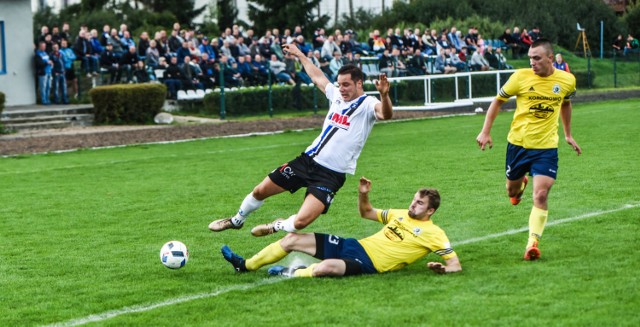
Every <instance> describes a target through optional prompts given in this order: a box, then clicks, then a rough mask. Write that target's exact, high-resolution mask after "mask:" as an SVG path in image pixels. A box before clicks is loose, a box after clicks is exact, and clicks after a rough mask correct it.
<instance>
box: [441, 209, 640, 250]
mask: <svg viewBox="0 0 640 327" xmlns="http://www.w3.org/2000/svg"><path fill="white" fill-rule="evenodd" d="M637 207H640V203H636V204H625V205H624V206H622V207H620V208H616V209H611V210H605V211H594V212H590V213H585V214H584V215H580V216H576V217H570V218H564V219H558V220H554V221H550V222H547V224H546V227H549V226H554V225H560V224H564V223H568V222H572V221H576V220H582V219H587V218H591V217H595V216H600V215H606V214H609V213H613V212H618V211H622V210H627V209H633V208H637ZM528 230H529V226H526V227H522V228H518V229H510V230H508V231H504V232H502V233H496V234H490V235H486V236H482V237H475V238H470V239H468V240H464V241H460V242H452V244H453V245H456V246H457V245H464V244H470V243H476V242H482V241H486V240H489V239H492V238H498V237H502V236H507V235H513V234H518V233H522V232H526V231H528Z"/></svg>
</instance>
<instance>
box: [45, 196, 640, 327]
mask: <svg viewBox="0 0 640 327" xmlns="http://www.w3.org/2000/svg"><path fill="white" fill-rule="evenodd" d="M638 207H640V203H636V204H626V205H624V206H622V207H620V208H616V209H611V210H604V211H594V212H590V213H586V214H583V215H580V216H575V217H570V218H564V219H559V220H554V221H552V222H548V223H547V225H546V226H554V225H560V224H564V223H568V222H572V221H576V220H582V219H587V218H591V217H596V216H601V215H606V214H609V213H613V212H618V211H623V210H627V209H634V208H638ZM528 230H529V227H522V228H518V229H511V230H508V231H505V232H502V233H496V234H490V235H486V236H482V237H476V238H471V239H467V240H463V241H460V242H453V244H454V245H456V246H457V245H464V244H470V243H476V242H482V241H486V240H489V239H492V238H498V237H502V236H507V235H513V234H517V233H522V232H526V231H528ZM285 280H289V278H268V279H263V280H261V281H258V282H256V283H251V284H245V285H236V286H231V287H228V288H223V289H221V290H217V291H215V292H210V293H200V294H195V295H190V296H183V297H179V298H175V299H171V300H166V301H163V302H158V303H155V304H147V305H134V306H131V307H124V308H122V309H118V310H112V311H107V312H104V313H100V314H95V315H90V316H87V317H84V318H78V319H74V320H69V321H66V322H61V323H55V324H51V325H46V326H45V327H54V326H55V327H58V326H65V327H66V326H79V325H84V324H88V323H91V322H99V321H104V320H107V319H111V318H114V317H117V316H120V315H124V314H129V313H136V312H145V311H150V310H153V309H157V308H161V307H165V306H168V305H173V304H178V303H183V302H189V301H192V300H198V299H206V298H210V297H215V296H218V295H221V294H225V293H229V292H233V291H244V290H249V289H252V288H255V287H259V286H262V285H269V284H275V283H279V282H283V281H285Z"/></svg>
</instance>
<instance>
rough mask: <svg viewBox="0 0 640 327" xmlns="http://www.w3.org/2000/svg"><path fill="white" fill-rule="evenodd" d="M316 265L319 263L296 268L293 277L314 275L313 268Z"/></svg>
mask: <svg viewBox="0 0 640 327" xmlns="http://www.w3.org/2000/svg"><path fill="white" fill-rule="evenodd" d="M316 265H318V264H317V263H314V264H312V265H310V266H309V267H307V268H303V269H298V270H296V271H295V272H294V273H293V277H313V268H315V267H316Z"/></svg>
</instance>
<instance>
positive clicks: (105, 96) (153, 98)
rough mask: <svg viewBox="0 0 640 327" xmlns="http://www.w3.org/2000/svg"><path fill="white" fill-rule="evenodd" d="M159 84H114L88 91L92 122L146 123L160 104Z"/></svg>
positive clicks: (162, 96)
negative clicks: (92, 109) (91, 104)
mask: <svg viewBox="0 0 640 327" xmlns="http://www.w3.org/2000/svg"><path fill="white" fill-rule="evenodd" d="M166 94H167V87H166V86H164V85H163V84H118V85H109V86H99V87H95V88H93V89H91V91H89V96H91V102H92V103H93V107H94V115H95V118H94V122H95V123H96V124H119V125H126V124H146V123H151V122H153V117H155V115H157V114H158V113H159V112H160V111H161V110H162V106H163V105H164V99H165V97H166Z"/></svg>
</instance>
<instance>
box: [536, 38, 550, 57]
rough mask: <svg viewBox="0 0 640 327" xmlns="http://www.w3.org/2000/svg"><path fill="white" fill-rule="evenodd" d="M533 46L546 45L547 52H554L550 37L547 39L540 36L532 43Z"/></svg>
mask: <svg viewBox="0 0 640 327" xmlns="http://www.w3.org/2000/svg"><path fill="white" fill-rule="evenodd" d="M531 47H532V48H537V47H544V48H545V50H547V54H548V55H550V54H552V53H553V44H551V41H549V40H548V39H545V38H539V39H537V40H535V41H534V42H533V43H532V44H531Z"/></svg>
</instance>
